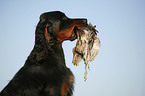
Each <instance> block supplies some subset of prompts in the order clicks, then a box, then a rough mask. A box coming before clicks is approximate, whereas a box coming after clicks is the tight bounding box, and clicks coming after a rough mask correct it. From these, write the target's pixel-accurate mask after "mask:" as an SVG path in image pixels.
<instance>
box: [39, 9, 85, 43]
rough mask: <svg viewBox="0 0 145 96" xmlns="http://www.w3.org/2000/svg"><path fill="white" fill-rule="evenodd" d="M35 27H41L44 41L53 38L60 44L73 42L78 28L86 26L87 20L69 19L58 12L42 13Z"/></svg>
mask: <svg viewBox="0 0 145 96" xmlns="http://www.w3.org/2000/svg"><path fill="white" fill-rule="evenodd" d="M37 26H43V27H42V28H41V29H43V30H44V35H45V38H46V40H48V41H49V40H50V38H53V39H55V40H57V41H59V42H60V43H62V42H63V41H64V40H71V41H72V40H75V39H76V37H77V36H76V32H77V29H78V28H84V27H86V26H87V19H80V18H78V19H71V18H68V17H67V16H66V15H65V14H64V13H62V12H60V11H52V12H47V13H43V14H42V15H41V16H40V21H39V23H38V25H37Z"/></svg>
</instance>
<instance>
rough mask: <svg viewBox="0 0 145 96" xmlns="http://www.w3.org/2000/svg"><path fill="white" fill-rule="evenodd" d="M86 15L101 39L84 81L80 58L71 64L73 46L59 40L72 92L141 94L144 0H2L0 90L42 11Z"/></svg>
mask: <svg viewBox="0 0 145 96" xmlns="http://www.w3.org/2000/svg"><path fill="white" fill-rule="evenodd" d="M55 10H59V11H62V12H64V13H65V14H66V15H67V16H68V17H72V18H76V17H78V18H87V19H88V23H89V22H90V23H91V24H93V25H96V26H97V27H96V29H97V30H98V31H99V34H98V37H99V38H100V40H101V48H100V52H99V54H98V56H97V57H96V58H95V60H94V61H93V62H91V63H90V69H91V70H90V71H88V76H87V81H86V82H84V72H85V68H84V62H83V61H81V62H80V64H79V66H78V67H76V66H74V65H73V64H72V59H73V54H72V49H73V47H74V46H75V44H76V40H75V41H73V42H70V41H66V42H64V43H63V49H64V53H65V59H66V64H67V66H68V67H69V68H70V69H71V70H72V72H73V73H74V75H75V91H74V95H73V96H145V0H0V91H1V90H2V89H3V88H4V86H6V85H7V83H8V82H9V80H11V79H12V78H13V76H14V75H15V73H16V72H17V71H18V70H19V69H20V68H21V67H22V66H23V65H24V63H25V60H26V59H27V57H28V56H29V54H30V52H31V50H32V49H33V46H34V40H35V28H36V25H37V23H38V21H39V16H40V14H42V13H43V12H49V11H55Z"/></svg>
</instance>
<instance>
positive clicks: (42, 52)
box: [0, 11, 88, 96]
mask: <svg viewBox="0 0 145 96" xmlns="http://www.w3.org/2000/svg"><path fill="white" fill-rule="evenodd" d="M87 25H88V24H87V19H85V18H78V19H71V18H68V17H67V16H66V15H65V14H64V13H63V12H60V11H52V12H46V13H43V14H41V15H40V21H39V22H38V24H37V27H36V31H35V45H34V48H33V50H32V51H31V53H30V55H29V56H28V58H27V60H26V61H25V64H24V66H23V67H22V68H21V69H20V70H19V71H18V72H17V73H16V74H15V76H14V77H13V79H12V80H11V81H10V82H9V83H8V85H7V86H6V87H5V88H4V89H3V90H2V91H1V93H0V96H72V94H73V90H74V86H73V84H74V75H73V73H72V72H71V70H70V69H69V68H67V67H66V64H65V58H64V53H63V49H62V43H63V41H65V40H70V41H73V40H75V39H76V37H77V36H76V35H77V34H76V32H77V30H78V28H85V27H86V26H87Z"/></svg>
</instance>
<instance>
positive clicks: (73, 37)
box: [70, 26, 78, 41]
mask: <svg viewBox="0 0 145 96" xmlns="http://www.w3.org/2000/svg"><path fill="white" fill-rule="evenodd" d="M77 31H78V27H77V26H75V27H74V29H73V31H72V35H71V37H70V38H71V41H73V40H75V39H77Z"/></svg>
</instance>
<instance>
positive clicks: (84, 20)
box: [73, 18, 87, 24]
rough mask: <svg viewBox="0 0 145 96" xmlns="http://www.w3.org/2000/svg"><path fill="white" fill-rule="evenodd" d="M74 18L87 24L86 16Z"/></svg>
mask: <svg viewBox="0 0 145 96" xmlns="http://www.w3.org/2000/svg"><path fill="white" fill-rule="evenodd" d="M73 20H75V21H80V22H82V23H84V24H87V19H85V18H77V19H73Z"/></svg>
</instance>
